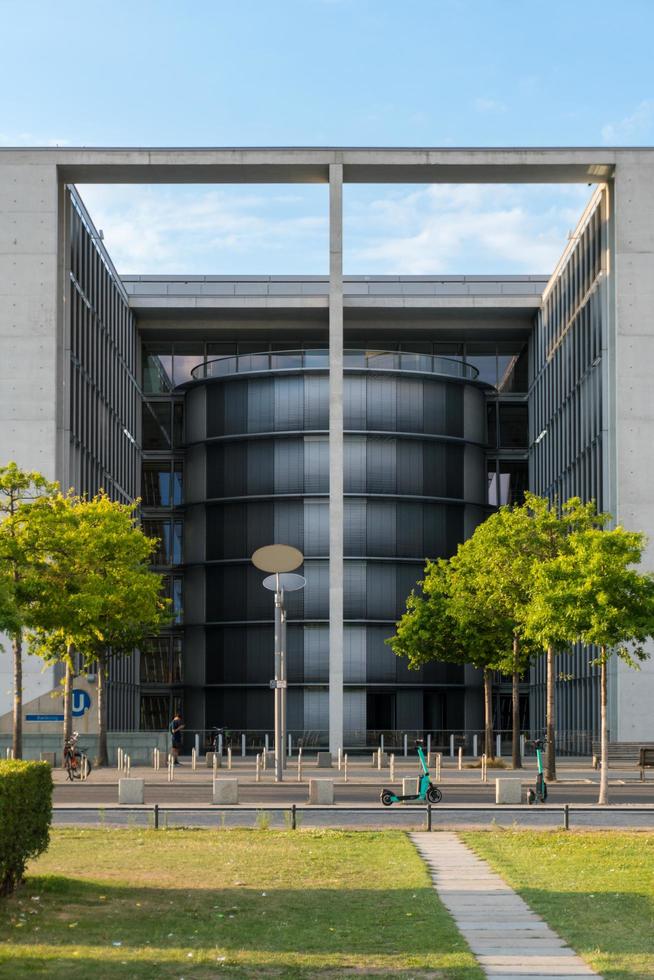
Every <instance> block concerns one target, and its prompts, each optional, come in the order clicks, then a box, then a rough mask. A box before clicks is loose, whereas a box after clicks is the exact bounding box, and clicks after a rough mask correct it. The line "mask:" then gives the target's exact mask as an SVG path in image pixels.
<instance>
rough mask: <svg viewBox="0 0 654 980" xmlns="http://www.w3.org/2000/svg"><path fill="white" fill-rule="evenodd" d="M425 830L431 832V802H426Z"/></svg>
mask: <svg viewBox="0 0 654 980" xmlns="http://www.w3.org/2000/svg"><path fill="white" fill-rule="evenodd" d="M427 830H429V831H430V832H431V803H428V804H427Z"/></svg>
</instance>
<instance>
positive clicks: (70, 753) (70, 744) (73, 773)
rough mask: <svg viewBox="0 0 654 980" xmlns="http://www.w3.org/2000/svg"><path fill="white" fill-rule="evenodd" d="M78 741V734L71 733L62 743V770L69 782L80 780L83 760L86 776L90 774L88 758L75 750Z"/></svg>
mask: <svg viewBox="0 0 654 980" xmlns="http://www.w3.org/2000/svg"><path fill="white" fill-rule="evenodd" d="M78 740H79V732H73V734H72V735H71V736H70V738H67V739H66V741H65V742H64V769H65V770H66V772H67V773H68V778H69V779H70V780H71V781H72V780H73V779H81V778H82V772H83V769H84V760H85V759H86V775H87V776H88V775H89V774H90V772H91V763H90V762H89V759H88V756H86V755H85V753H84V752H83V751H82V750H81V749H78V748H77V742H78Z"/></svg>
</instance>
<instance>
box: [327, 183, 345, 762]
mask: <svg viewBox="0 0 654 980" xmlns="http://www.w3.org/2000/svg"><path fill="white" fill-rule="evenodd" d="M342 746H343V165H342V164H340V163H335V164H330V167H329V749H330V752H332V753H336V752H337V751H338V749H339V747H342Z"/></svg>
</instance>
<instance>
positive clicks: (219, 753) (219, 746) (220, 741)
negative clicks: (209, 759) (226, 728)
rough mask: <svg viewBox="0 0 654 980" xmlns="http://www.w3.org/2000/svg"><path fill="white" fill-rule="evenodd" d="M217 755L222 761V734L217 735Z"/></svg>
mask: <svg viewBox="0 0 654 980" xmlns="http://www.w3.org/2000/svg"><path fill="white" fill-rule="evenodd" d="M218 755H219V756H220V758H221V759H222V757H223V735H222V732H221V733H220V734H219V735H218Z"/></svg>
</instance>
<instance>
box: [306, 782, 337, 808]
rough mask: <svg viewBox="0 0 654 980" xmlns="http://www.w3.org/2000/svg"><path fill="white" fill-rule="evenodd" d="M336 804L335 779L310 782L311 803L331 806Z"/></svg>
mask: <svg viewBox="0 0 654 980" xmlns="http://www.w3.org/2000/svg"><path fill="white" fill-rule="evenodd" d="M333 802H334V780H333V779H310V780H309V803H319V804H330V803H333Z"/></svg>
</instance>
